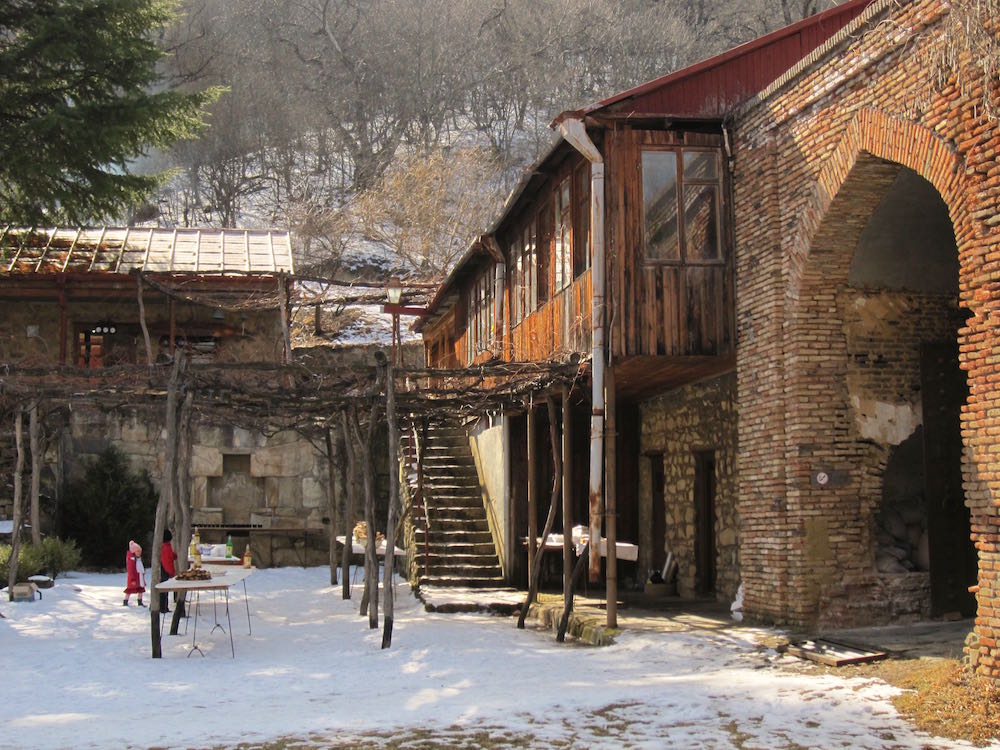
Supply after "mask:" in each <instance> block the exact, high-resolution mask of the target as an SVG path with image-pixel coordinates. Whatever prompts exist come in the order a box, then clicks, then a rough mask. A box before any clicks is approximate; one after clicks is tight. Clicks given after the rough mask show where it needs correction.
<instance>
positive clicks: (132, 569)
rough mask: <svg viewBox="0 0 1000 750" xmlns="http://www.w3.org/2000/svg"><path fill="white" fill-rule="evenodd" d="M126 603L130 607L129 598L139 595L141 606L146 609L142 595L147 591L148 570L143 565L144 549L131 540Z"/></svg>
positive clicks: (126, 564) (126, 567)
mask: <svg viewBox="0 0 1000 750" xmlns="http://www.w3.org/2000/svg"><path fill="white" fill-rule="evenodd" d="M125 574H126V580H125V601H123V602H122V604H124V605H125V606H126V607H127V606H128V598H129V597H130V596H132V594H138V595H139V606H140V607H145V606H146V605H145V604H143V603H142V595H143V593H144V592H145V591H146V568H145V567H144V566H143V564H142V547H140V546H139V545H138V544H136V543H135V542H134V541H132V540H129V543H128V553H127V554H126V555H125Z"/></svg>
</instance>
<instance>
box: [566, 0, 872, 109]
mask: <svg viewBox="0 0 1000 750" xmlns="http://www.w3.org/2000/svg"><path fill="white" fill-rule="evenodd" d="M872 2H874V0H851V2H848V3H844V4H843V5H838V6H837V7H835V8H831V9H830V10H827V11H824V12H823V13H818V14H816V15H814V16H810V17H809V18H805V19H803V20H801V21H799V22H798V23H794V24H792V25H791V26H786V27H784V28H782V29H778V30H777V31H774V32H772V33H770V34H768V35H766V36H762V37H760V38H758V39H754V40H753V41H750V42H747V43H746V44H741V45H740V46H739V47H733V48H732V49H730V50H727V51H725V52H723V53H721V54H719V55H716V56H715V57H710V58H708V59H707V60H703V61H701V62H699V63H695V64H694V65H690V66H688V67H686V68H682V69H681V70H678V71H675V72H673V73H670V74H669V75H665V76H662V77H660V78H657V79H655V80H652V81H648V82H646V83H643V84H641V85H639V86H636V87H635V88H631V89H628V90H627V91H622V92H620V93H618V94H615V95H614V96H612V97H609V98H607V99H604V100H603V101H600V102H597V103H596V104H591V105H588V106H586V107H583V108H582V109H579V110H574V111H569V112H564V113H562V114H561V115H559V116H558V117H557V118H556V119H555V123H554V124H556V123H559V122H560V121H562V120H563V119H565V118H566V117H578V118H579V117H583V116H586V115H594V114H617V115H627V116H635V117H644V116H654V115H672V116H676V117H690V118H700V117H704V118H721V117H723V116H725V114H726V113H727V112H729V110H731V109H732V108H733V107H735V106H736V105H738V104H740V103H741V102H743V101H745V100H747V99H749V98H750V97H752V96H754V95H755V94H757V93H758V92H759V91H761V90H763V89H764V88H765V87H766V86H767V85H768V84H769V83H771V82H772V81H774V80H775V79H777V78H778V77H779V76H780V75H781V74H782V73H784V72H785V71H786V70H788V69H789V68H791V67H792V66H793V65H795V63H797V62H798V61H799V60H801V59H802V58H804V57H805V56H806V55H808V54H809V53H810V52H812V51H813V50H814V49H816V48H817V47H819V46H820V45H821V44H823V43H824V42H825V41H827V40H828V39H829V38H830V37H832V36H833V35H834V34H836V33H837V32H838V31H840V30H841V29H842V28H843V27H844V26H846V25H847V24H848V23H850V22H851V21H852V20H854V19H855V18H856V17H857V16H859V15H861V13H862V12H863V11H864V9H865V8H866V7H867V6H869V5H871V3H872Z"/></svg>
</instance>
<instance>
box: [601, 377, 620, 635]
mask: <svg viewBox="0 0 1000 750" xmlns="http://www.w3.org/2000/svg"><path fill="white" fill-rule="evenodd" d="M604 388H605V390H606V392H607V395H606V397H605V399H604V419H605V423H604V425H605V445H604V500H605V501H604V533H605V536H606V537H607V542H608V552H607V560H606V563H605V570H604V575H605V582H606V586H607V599H606V608H607V616H608V627H609V628H617V627H618V547H617V546H616V545H617V544H618V530H617V526H616V521H617V518H616V516H617V513H618V484H617V483H618V424H617V408H618V401H617V399H616V398H615V368H614V365H613V364H612V363H611V362H609V363H608V369H607V370H606V371H605V373H604Z"/></svg>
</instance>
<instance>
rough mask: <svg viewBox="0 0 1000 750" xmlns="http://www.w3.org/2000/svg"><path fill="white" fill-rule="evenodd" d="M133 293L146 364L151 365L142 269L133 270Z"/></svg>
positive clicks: (151, 351)
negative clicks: (137, 309) (137, 308)
mask: <svg viewBox="0 0 1000 750" xmlns="http://www.w3.org/2000/svg"><path fill="white" fill-rule="evenodd" d="M135 294H136V297H137V298H138V301H139V327H140V328H141V329H142V340H143V342H144V343H145V344H146V365H147V366H149V367H152V366H153V345H152V344H151V343H150V341H149V328H148V327H147V326H146V306H145V305H144V304H143V301H142V271H136V272H135Z"/></svg>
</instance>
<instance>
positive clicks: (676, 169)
mask: <svg viewBox="0 0 1000 750" xmlns="http://www.w3.org/2000/svg"><path fill="white" fill-rule="evenodd" d="M720 196H721V170H720V168H719V155H718V153H717V152H716V151H713V150H705V149H702V150H694V149H674V150H665V149H662V150H646V151H643V153H642V209H643V228H644V243H645V257H646V260H648V261H666V262H688V263H691V262H693V263H698V262H706V261H707V262H711V261H717V260H719V259H720V257H721V243H720V236H721V233H720Z"/></svg>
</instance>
